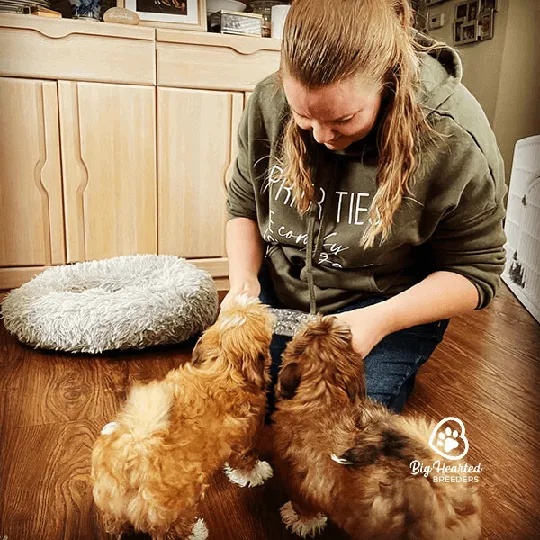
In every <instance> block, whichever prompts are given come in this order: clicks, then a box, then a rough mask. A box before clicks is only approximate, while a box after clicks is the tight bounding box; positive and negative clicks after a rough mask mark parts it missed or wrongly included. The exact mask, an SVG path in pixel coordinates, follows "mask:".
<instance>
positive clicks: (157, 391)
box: [92, 296, 273, 539]
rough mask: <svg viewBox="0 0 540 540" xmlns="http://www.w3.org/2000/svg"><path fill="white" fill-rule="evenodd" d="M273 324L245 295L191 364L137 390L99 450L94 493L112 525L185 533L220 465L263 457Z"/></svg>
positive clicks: (245, 467) (244, 464)
mask: <svg viewBox="0 0 540 540" xmlns="http://www.w3.org/2000/svg"><path fill="white" fill-rule="evenodd" d="M272 329H273V321H272V318H271V316H270V314H269V312H268V310H267V309H266V308H265V307H264V306H263V305H262V304H261V303H260V302H259V301H258V300H248V299H247V297H243V296H241V297H238V298H237V299H236V301H235V302H232V303H231V304H230V305H229V307H227V308H224V309H223V311H222V312H221V314H220V316H219V318H218V320H217V321H216V322H215V324H214V325H213V326H211V327H210V328H209V329H208V330H206V331H205V332H204V334H203V335H202V337H201V338H200V339H199V341H198V342H197V344H196V346H195V348H194V351H193V361H192V363H189V364H184V365H182V366H180V367H179V368H178V369H175V370H173V371H171V372H170V373H169V374H168V375H167V376H166V378H165V379H164V380H162V381H155V382H152V383H150V384H148V385H145V386H135V387H134V388H133V389H132V390H131V393H130V396H129V398H128V400H127V403H126V404H125V406H124V408H123V410H122V411H121V413H120V414H119V416H118V418H117V419H116V427H115V428H114V429H109V430H104V432H103V433H102V434H101V435H100V436H99V437H98V438H97V440H96V442H95V445H94V448H93V453H92V477H93V481H94V489H93V493H94V500H95V503H96V506H97V507H98V508H99V510H100V513H101V515H102V518H103V522H104V526H105V529H106V531H107V532H108V533H110V534H117V535H118V534H121V533H122V532H125V531H127V530H130V529H131V528H134V529H135V530H137V531H141V532H146V533H148V534H150V535H152V537H153V538H156V539H164V538H177V537H181V538H187V537H188V536H189V535H190V534H191V531H192V527H193V525H194V523H195V522H196V516H197V508H198V504H199V501H200V500H201V498H202V497H203V495H204V492H205V490H206V488H207V487H208V481H209V478H210V476H211V475H212V473H213V472H215V471H216V470H217V469H218V468H221V467H222V466H223V465H224V463H225V462H226V461H228V462H229V465H230V466H231V467H233V468H237V469H240V470H241V471H243V472H244V474H248V475H249V473H250V472H251V471H253V470H254V469H256V468H257V465H260V462H258V460H257V455H256V453H255V450H254V447H255V444H256V439H257V437H258V435H259V432H260V430H261V429H262V427H263V425H264V413H265V385H266V383H267V382H268V379H269V376H268V368H269V365H270V356H269V346H270V341H271V338H272ZM111 431H112V432H111ZM108 432H109V434H107V433H108ZM190 538H194V536H191V537H190Z"/></svg>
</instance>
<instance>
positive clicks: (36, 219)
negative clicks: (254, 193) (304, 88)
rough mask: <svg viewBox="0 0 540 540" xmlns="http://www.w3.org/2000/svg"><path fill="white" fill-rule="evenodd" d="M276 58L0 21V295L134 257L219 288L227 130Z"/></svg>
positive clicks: (136, 30)
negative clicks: (39, 276)
mask: <svg viewBox="0 0 540 540" xmlns="http://www.w3.org/2000/svg"><path fill="white" fill-rule="evenodd" d="M279 49H280V42H279V41H277V40H272V39H263V38H253V37H241V36H224V35H220V34H208V33H206V32H189V31H179V30H163V29H159V30H155V29H152V28H148V27H144V28H143V27H129V26H126V25H117V24H107V23H99V24H89V23H88V22H85V21H76V20H71V21H68V20H52V19H43V18H41V17H35V16H28V15H14V14H8V15H4V14H0V50H2V55H0V76H4V78H3V79H1V82H0V122H1V128H2V129H1V132H0V142H1V148H0V289H7V288H12V287H16V286H19V285H21V284H22V283H23V282H24V281H27V280H28V279H30V278H31V277H32V276H33V275H34V274H36V273H38V272H39V271H41V270H42V269H43V268H45V267H47V266H50V265H54V264H65V263H72V262H77V261H85V260H93V259H103V258H108V257H115V256H118V255H130V254H143V253H159V254H172V255H178V256H182V257H186V258H188V259H190V260H191V261H193V262H194V263H195V264H197V265H199V266H201V267H203V268H205V269H207V270H208V271H209V272H210V273H211V274H212V275H213V276H214V278H215V279H216V281H218V285H219V286H223V287H226V286H227V283H226V280H225V279H224V278H226V276H227V271H228V268H227V259H226V253H225V223H226V219H227V212H226V204H225V203H226V187H225V186H226V182H228V180H229V179H230V176H231V174H232V169H233V166H234V161H235V158H236V152H237V128H238V123H239V121H240V117H241V114H242V110H243V109H244V107H245V105H246V102H247V99H248V97H249V95H250V94H251V92H252V91H253V89H254V87H255V85H256V84H257V82H258V81H259V80H261V79H263V78H264V77H266V76H267V75H269V74H270V73H272V72H274V71H276V69H277V68H278V67H279V56H280V54H279ZM37 51H39V52H40V54H37Z"/></svg>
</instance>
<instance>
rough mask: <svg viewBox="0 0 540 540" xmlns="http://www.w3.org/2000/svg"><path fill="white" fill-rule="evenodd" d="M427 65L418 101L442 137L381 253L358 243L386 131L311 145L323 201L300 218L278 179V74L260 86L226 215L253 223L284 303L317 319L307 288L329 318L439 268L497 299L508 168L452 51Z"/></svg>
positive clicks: (281, 116)
mask: <svg viewBox="0 0 540 540" xmlns="http://www.w3.org/2000/svg"><path fill="white" fill-rule="evenodd" d="M417 39H419V40H422V41H423V42H424V44H429V43H431V42H429V41H427V38H425V37H424V36H421V35H418V37H417ZM420 61H421V80H422V88H421V90H420V94H419V99H420V102H421V105H422V107H423V109H424V111H425V113H426V115H427V118H428V119H429V122H430V124H431V125H432V126H433V127H434V128H435V130H437V132H439V133H440V134H441V135H442V137H441V138H437V140H436V141H435V143H434V144H430V145H429V146H427V149H426V150H425V151H424V152H423V154H422V155H420V156H419V161H420V163H419V166H418V168H417V170H416V172H415V175H414V178H413V181H412V182H411V186H410V190H409V193H407V194H406V196H405V197H404V199H403V202H402V204H401V207H400V208H399V209H398V211H397V213H396V214H395V216H394V221H393V226H392V231H391V236H390V238H389V239H388V240H387V241H385V242H384V243H383V244H382V245H379V243H377V242H376V245H375V246H374V247H373V248H368V249H365V248H363V247H362V246H361V244H360V241H361V238H362V235H363V233H364V229H365V227H366V226H367V217H368V209H369V207H370V204H371V201H372V199H373V194H374V193H375V190H376V167H377V147H376V130H377V125H378V124H376V126H375V127H374V129H373V130H372V132H371V133H370V135H368V137H366V139H364V140H362V141H358V142H356V143H354V144H352V145H351V146H349V147H348V148H347V149H345V150H342V151H331V150H328V149H326V147H324V146H323V145H319V144H317V143H316V142H315V141H312V142H311V143H310V144H311V149H312V151H313V152H314V153H315V154H317V156H318V158H317V163H318V165H317V170H316V174H315V177H314V180H313V183H314V186H315V188H316V192H317V193H318V197H317V200H318V204H317V205H315V206H314V207H313V211H312V212H310V213H309V214H306V215H305V216H303V217H301V216H300V215H299V214H298V212H297V211H296V210H295V208H294V205H293V201H292V196H291V192H290V189H289V188H288V187H287V186H286V184H285V180H284V179H282V178H281V174H280V173H281V171H282V169H281V168H280V165H279V163H280V161H279V157H280V150H279V148H280V143H281V138H282V134H283V127H284V124H285V122H284V120H285V119H286V118H288V116H289V114H290V112H289V107H288V104H287V101H286V99H285V95H284V93H283V90H282V89H281V86H280V84H279V82H278V79H277V77H276V76H275V75H272V76H270V77H268V78H267V79H265V80H264V81H262V82H261V83H259V84H258V85H257V87H256V89H255V92H254V94H253V95H252V96H251V98H250V99H249V102H248V104H247V108H246V110H245V111H244V113H243V116H242V120H241V124H240V128H239V149H238V159H237V162H236V167H235V171H234V174H233V178H232V181H231V183H230V185H229V193H228V211H229V218H230V219H233V218H237V217H245V218H249V219H252V220H255V221H256V222H257V224H258V227H259V230H260V233H261V236H262V238H263V239H264V242H265V243H266V247H267V248H266V261H267V264H268V267H269V270H270V273H271V276H272V279H273V283H274V287H275V290H276V294H277V296H278V298H279V299H280V301H281V302H282V303H283V304H284V305H285V306H286V307H289V308H293V309H301V310H303V311H309V309H310V292H311V300H312V302H311V308H312V310H313V309H314V306H313V300H316V307H317V309H318V310H320V311H322V312H323V313H325V312H330V311H333V310H335V309H338V308H340V307H342V306H344V305H345V304H348V303H350V302H352V301H355V300H359V299H362V298H365V297H368V296H373V295H378V296H381V295H382V296H385V297H386V296H392V295H395V294H397V293H399V292H401V291H403V290H405V289H407V288H409V287H410V286H412V285H413V284H415V283H417V282H419V281H421V280H422V279H423V278H424V277H426V276H427V275H428V274H430V273H432V272H434V271H437V270H445V271H449V272H454V273H458V274H462V275H464V276H465V277H467V278H468V279H469V280H470V281H471V282H472V283H473V284H474V285H475V286H476V288H477V290H478V293H479V298H480V300H479V303H478V306H477V308H483V307H485V306H486V305H487V304H488V303H489V302H490V301H491V299H492V298H493V296H494V294H495V292H496V290H497V288H498V284H499V275H500V274H501V272H502V270H503V268H504V261H505V255H504V249H503V245H504V242H505V236H504V232H503V226H502V219H503V217H504V205H503V198H504V195H505V193H506V185H505V182H504V171H503V162H502V159H501V156H500V153H499V150H498V148H497V144H496V141H495V137H494V135H493V132H492V131H491V129H490V126H489V122H488V120H487V118H486V116H485V115H484V113H483V111H482V109H481V107H480V105H479V104H478V102H477V101H476V100H475V99H474V97H473V96H472V95H471V94H470V93H469V92H468V90H467V89H466V88H465V87H464V86H463V85H462V84H461V77H462V66H461V61H460V59H459V57H458V56H457V54H456V52H455V51H454V50H453V49H451V48H449V47H446V48H443V49H440V50H438V51H436V52H433V53H430V54H422V55H420ZM310 220H311V223H310ZM308 229H310V230H309V234H308ZM308 237H309V238H308ZM307 253H311V264H306V254H307Z"/></svg>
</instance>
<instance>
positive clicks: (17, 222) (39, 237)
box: [0, 77, 65, 267]
mask: <svg viewBox="0 0 540 540" xmlns="http://www.w3.org/2000/svg"><path fill="white" fill-rule="evenodd" d="M64 262H65V251H64V221H63V212H62V182H61V175H60V154H59V137H58V100H57V86H56V83H55V82H45V81H38V80H26V79H11V78H6V77H1V78H0V266H13V267H15V266H19V267H21V266H48V265H51V264H62V263H64Z"/></svg>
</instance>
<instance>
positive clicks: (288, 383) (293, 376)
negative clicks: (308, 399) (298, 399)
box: [277, 363, 302, 399]
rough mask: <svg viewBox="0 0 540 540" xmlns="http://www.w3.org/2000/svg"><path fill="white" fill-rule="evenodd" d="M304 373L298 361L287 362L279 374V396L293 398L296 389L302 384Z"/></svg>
mask: <svg viewBox="0 0 540 540" xmlns="http://www.w3.org/2000/svg"><path fill="white" fill-rule="evenodd" d="M301 380H302V373H301V369H300V366H299V365H298V364H296V363H292V364H287V365H286V366H285V367H284V368H283V369H282V370H281V373H280V374H279V377H278V384H277V397H278V398H281V399H292V398H293V397H294V396H295V394H296V390H298V387H299V386H300V382H301Z"/></svg>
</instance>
